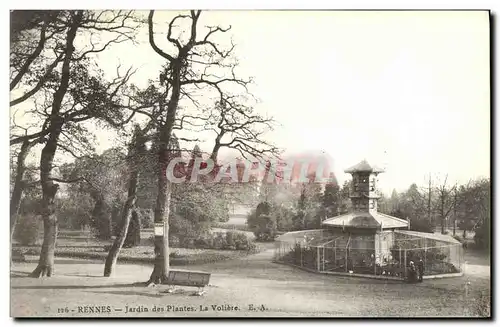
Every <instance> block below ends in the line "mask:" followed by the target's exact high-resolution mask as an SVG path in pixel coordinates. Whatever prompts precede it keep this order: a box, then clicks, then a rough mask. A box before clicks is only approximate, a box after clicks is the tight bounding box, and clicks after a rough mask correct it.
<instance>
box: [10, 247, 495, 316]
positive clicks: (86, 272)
mask: <svg viewBox="0 0 500 327" xmlns="http://www.w3.org/2000/svg"><path fill="white" fill-rule="evenodd" d="M267 246H268V249H267V250H266V251H263V252H261V253H258V254H255V255H251V256H248V257H244V258H240V259H235V260H229V261H221V262H216V263H211V264H205V265H196V266H189V267H188V266H183V267H178V268H180V269H193V270H202V271H209V272H211V273H212V278H211V285H210V286H209V287H207V288H206V293H205V294H204V295H203V296H200V297H198V296H192V293H193V291H194V289H190V288H183V287H179V288H177V290H176V292H175V293H173V294H166V293H163V292H164V290H165V288H164V286H161V287H158V288H145V287H143V286H141V285H134V283H137V282H140V281H145V280H147V279H148V277H149V274H150V273H151V269H152V267H151V266H149V265H142V266H141V265H131V264H121V265H119V266H118V267H117V271H116V276H118V277H114V278H104V277H100V276H101V275H102V270H103V264H102V262H99V261H88V260H74V259H57V260H56V261H57V264H56V274H57V275H56V276H54V277H52V278H46V279H32V278H27V277H26V275H27V273H28V272H30V271H31V270H32V269H33V268H34V267H35V265H34V264H32V263H29V264H14V265H13V266H12V267H11V274H12V280H11V315H13V316H17V317H20V316H32V317H33V316H36V317H41V316H44V317H47V316H50V317H57V316H74V317H108V316H109V317H117V316H119V317H123V316H125V317H130V318H132V317H154V316H160V317H174V316H189V317H193V316H196V317H198V316H199V317H202V316H203V317H205V316H207V317H211V316H224V317H241V316H265V317H271V316H287V317H303V316H308V317H314V316H319V317H325V316H334V317H341V316H342V317H343V316H348V317H353V316H356V317H359V316H363V317H376V316H464V315H470V314H472V313H471V311H470V308H469V307H470V302H471V299H473V298H474V297H477V294H479V292H480V291H483V292H489V281H490V280H489V266H485V265H484V264H483V265H481V262H474V263H476V264H475V265H471V267H472V266H474V267H475V268H473V269H468V274H467V276H464V277H459V278H450V279H441V280H429V281H425V282H424V283H422V284H412V285H408V284H402V283H399V282H385V281H380V280H371V279H358V278H348V277H338V276H326V275H320V274H313V273H308V272H305V271H302V270H299V269H296V268H292V267H289V266H285V265H279V264H275V263H272V262H271V258H272V254H273V250H272V248H271V245H267ZM175 268H177V267H175ZM467 280H468V281H470V283H471V285H470V286H469V296H468V299H467V301H465V300H464V295H465V292H464V285H465V283H466V282H467ZM101 307H102V308H101ZM96 308H100V309H96ZM131 308H134V309H136V310H134V311H133V312H132V311H130V309H131ZM108 309H109V311H110V312H107V311H108ZM119 309H120V310H121V311H118V310H119ZM145 309H147V311H144V310H145ZM66 310H67V311H68V312H66ZM141 310H142V311H141ZM187 310H193V311H187ZM96 311H105V312H96ZM126 311H128V312H126Z"/></svg>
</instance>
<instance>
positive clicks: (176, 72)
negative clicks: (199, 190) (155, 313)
mask: <svg viewBox="0 0 500 327" xmlns="http://www.w3.org/2000/svg"><path fill="white" fill-rule="evenodd" d="M184 55H185V54H184ZM182 62H183V58H181V59H177V60H176V61H174V62H171V65H172V96H171V97H170V100H169V102H168V106H167V115H166V116H167V117H166V120H165V124H163V126H161V127H160V128H159V134H160V135H159V150H158V170H157V174H158V194H157V198H156V206H155V217H154V222H155V225H156V224H161V223H162V224H163V236H162V235H155V241H154V243H155V249H154V253H155V263H154V268H153V272H152V273H151V276H150V277H149V281H148V282H147V283H148V284H151V283H154V284H161V283H164V282H165V281H166V280H167V277H168V273H169V270H170V261H169V260H170V258H169V244H168V241H169V239H168V227H169V226H168V224H169V221H168V220H169V219H168V217H169V214H170V197H171V193H172V187H171V185H170V181H169V180H168V178H167V167H168V163H169V161H170V149H169V148H170V140H171V138H172V130H173V127H174V123H175V115H176V111H177V106H178V104H179V98H180V91H181V83H180V71H181V67H182V64H181V63H182ZM162 102H163V101H161V103H160V108H161V109H162V108H163V107H164V104H163V103H162ZM161 109H160V110H161ZM155 230H156V228H155Z"/></svg>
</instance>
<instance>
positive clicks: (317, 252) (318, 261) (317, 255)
mask: <svg viewBox="0 0 500 327" xmlns="http://www.w3.org/2000/svg"><path fill="white" fill-rule="evenodd" d="M316 257H317V259H316V261H317V266H318V271H320V268H319V266H320V264H319V263H320V260H319V247H317V248H316Z"/></svg>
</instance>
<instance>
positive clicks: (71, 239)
mask: <svg viewBox="0 0 500 327" xmlns="http://www.w3.org/2000/svg"><path fill="white" fill-rule="evenodd" d="M152 235H153V230H152V229H143V230H142V231H141V244H140V245H139V246H136V247H133V248H122V249H121V251H120V255H119V257H118V261H119V262H126V263H140V264H144V263H152V262H153V259H154V252H153V251H154V245H153V242H152V240H151V236H152ZM111 244H112V241H100V240H97V239H95V238H93V237H92V235H91V234H90V233H88V232H82V231H66V230H63V231H60V232H59V235H58V240H57V246H56V250H55V255H56V257H60V258H79V259H95V260H105V259H106V257H107V255H108V249H109V247H110V245H111ZM12 249H13V250H17V251H21V252H22V253H24V254H26V255H27V256H28V257H27V259H28V261H29V262H31V261H36V260H38V257H37V256H38V255H40V250H41V249H40V245H33V246H20V245H17V244H13V246H12ZM260 250H261V247H260V246H259V245H258V244H257V247H256V249H255V250H253V251H238V250H215V249H186V248H170V263H171V264H172V265H173V266H179V265H187V264H190V265H191V264H204V263H211V262H217V261H223V260H230V259H235V258H239V257H242V256H247V255H249V254H252V253H257V252H259V251H260Z"/></svg>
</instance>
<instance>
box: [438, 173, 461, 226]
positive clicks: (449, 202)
mask: <svg viewBox="0 0 500 327" xmlns="http://www.w3.org/2000/svg"><path fill="white" fill-rule="evenodd" d="M447 181H448V174H446V176H445V178H444V181H443V183H442V184H440V185H438V186H437V187H436V196H437V201H438V206H437V210H438V214H439V219H440V223H441V234H444V233H445V224H446V219H447V218H448V216H449V214H450V212H451V211H452V210H453V208H454V207H455V201H456V199H457V198H456V197H455V196H454V192H455V189H456V185H453V186H449V185H447Z"/></svg>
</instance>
